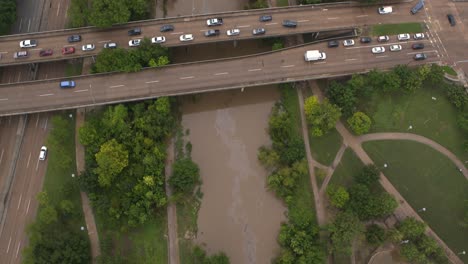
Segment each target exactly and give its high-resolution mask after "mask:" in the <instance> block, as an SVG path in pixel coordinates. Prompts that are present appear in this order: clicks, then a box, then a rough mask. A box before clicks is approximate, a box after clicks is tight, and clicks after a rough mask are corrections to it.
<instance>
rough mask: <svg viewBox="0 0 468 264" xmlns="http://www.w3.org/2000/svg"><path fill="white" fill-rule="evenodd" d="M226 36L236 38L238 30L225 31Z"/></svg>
mask: <svg viewBox="0 0 468 264" xmlns="http://www.w3.org/2000/svg"><path fill="white" fill-rule="evenodd" d="M226 34H227V35H228V36H237V35H239V34H240V30H239V29H238V28H233V29H229V30H228V31H226Z"/></svg>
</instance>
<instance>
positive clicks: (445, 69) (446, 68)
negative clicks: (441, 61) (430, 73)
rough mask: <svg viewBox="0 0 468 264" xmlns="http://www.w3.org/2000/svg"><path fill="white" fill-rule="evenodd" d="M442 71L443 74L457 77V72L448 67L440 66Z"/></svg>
mask: <svg viewBox="0 0 468 264" xmlns="http://www.w3.org/2000/svg"><path fill="white" fill-rule="evenodd" d="M442 69H443V70H444V72H445V73H447V74H450V75H453V76H457V72H456V71H455V70H454V69H453V68H452V67H450V66H447V65H444V66H442Z"/></svg>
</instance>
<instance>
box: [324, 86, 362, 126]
mask: <svg viewBox="0 0 468 264" xmlns="http://www.w3.org/2000/svg"><path fill="white" fill-rule="evenodd" d="M351 80H353V79H351ZM351 80H350V82H352V84H353V85H349V84H348V85H346V86H345V85H343V84H341V83H339V82H335V81H332V82H331V84H330V86H329V87H328V88H327V96H328V98H330V101H331V102H332V103H334V104H336V105H337V106H339V107H340V108H341V111H342V113H343V115H344V116H345V117H348V116H351V115H352V114H353V112H354V111H355V110H356V103H357V98H356V89H355V88H354V85H359V84H358V83H357V82H358V81H359V80H357V78H354V80H353V81H351Z"/></svg>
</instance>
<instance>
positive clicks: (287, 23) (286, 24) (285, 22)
mask: <svg viewBox="0 0 468 264" xmlns="http://www.w3.org/2000/svg"><path fill="white" fill-rule="evenodd" d="M283 27H289V28H295V27H297V21H294V20H283Z"/></svg>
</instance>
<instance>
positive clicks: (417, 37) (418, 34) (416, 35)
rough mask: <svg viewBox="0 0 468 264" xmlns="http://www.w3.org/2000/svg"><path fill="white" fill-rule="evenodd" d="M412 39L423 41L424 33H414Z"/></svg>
mask: <svg viewBox="0 0 468 264" xmlns="http://www.w3.org/2000/svg"><path fill="white" fill-rule="evenodd" d="M413 38H414V39H424V33H416V34H414V36H413Z"/></svg>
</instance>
